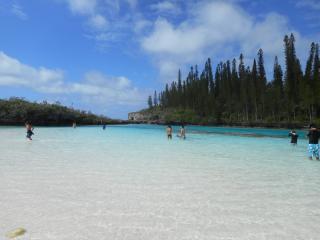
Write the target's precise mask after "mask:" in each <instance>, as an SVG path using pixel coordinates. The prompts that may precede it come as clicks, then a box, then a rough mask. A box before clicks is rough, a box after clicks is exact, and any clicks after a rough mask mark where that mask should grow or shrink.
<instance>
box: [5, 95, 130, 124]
mask: <svg viewBox="0 0 320 240" xmlns="http://www.w3.org/2000/svg"><path fill="white" fill-rule="evenodd" d="M26 121H30V122H31V123H32V124H33V125H41V126H64V125H66V126H67V125H71V124H72V123H73V122H76V123H77V124H80V125H81V124H82V125H95V124H101V123H103V124H120V123H125V121H121V120H114V119H110V118H108V117H105V116H98V115H95V114H92V113H90V112H86V111H81V110H77V109H73V108H69V107H66V106H62V105H60V104H59V103H54V104H50V103H47V102H46V101H44V102H42V103H36V102H29V101H27V100H24V99H21V98H10V99H8V100H4V99H0V125H23V124H24V123H25V122H26Z"/></svg>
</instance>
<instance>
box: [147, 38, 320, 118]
mask: <svg viewBox="0 0 320 240" xmlns="http://www.w3.org/2000/svg"><path fill="white" fill-rule="evenodd" d="M284 54H285V66H284V69H283V68H282V67H281V66H280V64H279V62H278V58H277V56H275V59H274V68H273V78H272V79H270V80H267V77H266V70H265V67H264V57H263V50H262V49H260V50H259V51H258V53H257V57H256V59H254V60H253V63H252V65H251V66H246V65H245V64H244V56H243V54H240V57H239V60H238V61H237V60H236V59H233V60H232V61H226V62H220V63H219V64H218V65H217V67H216V70H215V72H214V73H213V71H212V66H211V60H210V58H209V59H208V60H207V61H206V63H205V67H204V70H203V71H202V72H201V73H199V72H198V67H197V66H195V67H191V69H190V72H189V73H188V75H187V78H186V79H185V80H182V79H181V72H180V70H179V72H178V79H177V81H174V82H172V83H171V85H170V86H169V85H168V84H167V85H166V86H165V90H164V91H162V92H160V93H159V94H157V93H156V92H154V96H153V97H152V96H149V98H148V105H149V109H150V110H152V109H162V110H164V109H175V110H179V111H180V113H181V114H180V118H181V119H175V120H176V121H179V120H180V121H187V122H193V123H195V122H202V123H222V124H224V123H226V124H234V123H244V122H247V123H249V122H251V123H267V122H269V123H270V122H278V123H279V122H286V123H305V124H306V123H309V122H319V119H320V78H319V75H320V63H319V44H316V43H312V44H311V48H310V53H309V57H308V59H307V62H306V67H305V69H304V71H303V70H302V67H301V64H300V61H299V58H298V57H297V55H296V50H295V38H294V35H293V34H291V35H290V36H287V35H286V36H285V37H284ZM184 113H189V114H187V115H185V114H184ZM190 113H191V114H190ZM171 120H174V119H171Z"/></svg>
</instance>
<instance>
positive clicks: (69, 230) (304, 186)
mask: <svg viewBox="0 0 320 240" xmlns="http://www.w3.org/2000/svg"><path fill="white" fill-rule="evenodd" d="M219 131H220V133H221V132H222V133H225V132H231V133H232V134H234V133H239V131H240V133H242V134H243V133H249V134H262V135H263V136H270V137H263V138H261V137H259V138H256V137H244V136H235V135H230V136H229V135H225V134H219ZM188 132H189V134H188ZM190 132H192V133H190ZM208 132H209V133H211V134H206V133H208ZM24 134H25V130H24V129H23V128H13V127H10V128H8V127H2V128H0V239H5V238H4V236H5V234H6V233H7V232H8V231H10V230H12V229H15V228H18V227H23V228H25V229H27V234H26V235H25V236H24V238H21V239H35V240H36V239H39V240H40V239H41V240H43V239H59V240H61V239H79V240H81V239H134V240H137V239H145V240H150V239H159V240H160V239H161V240H164V239H168V240H169V239H170V240H175V239H176V240H181V239H201V240H202V239H210V240H212V239H239V240H240V239H245V240H247V239H255V240H256V239H272V240H274V239H288V240H289V239H290V240H291V239H301V240H302V239H303V240H306V239H318V237H319V234H320V227H319V224H320V208H319V200H320V162H318V161H310V160H307V158H306V146H307V141H306V140H305V138H304V135H305V133H302V132H300V138H301V139H299V144H298V146H296V147H293V146H291V145H290V144H289V139H287V138H281V137H285V136H287V131H285V130H266V129H260V130H256V129H255V130H252V129H236V128H228V129H226V128H203V127H188V128H187V140H185V141H183V140H180V139H178V138H176V137H174V138H173V140H172V141H168V140H167V139H166V136H165V131H164V128H163V127H160V126H148V125H129V126H108V127H107V129H106V130H105V131H103V130H102V128H101V127H78V128H76V129H72V128H36V129H35V134H36V135H34V140H33V141H32V142H31V141H27V140H26V139H25V138H24ZM275 136H277V138H275ZM278 137H279V138H278Z"/></svg>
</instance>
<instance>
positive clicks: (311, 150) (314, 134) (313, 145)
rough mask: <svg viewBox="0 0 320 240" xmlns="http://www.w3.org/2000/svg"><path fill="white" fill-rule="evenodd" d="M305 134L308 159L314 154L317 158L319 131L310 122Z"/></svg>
mask: <svg viewBox="0 0 320 240" xmlns="http://www.w3.org/2000/svg"><path fill="white" fill-rule="evenodd" d="M307 136H308V138H309V146H308V156H309V159H310V160H312V157H313V156H315V157H316V159H317V160H319V138H320V133H319V131H318V129H317V128H316V127H315V126H314V125H312V124H311V125H310V129H309V132H308V134H307Z"/></svg>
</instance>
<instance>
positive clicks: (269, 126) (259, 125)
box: [129, 121, 308, 130]
mask: <svg viewBox="0 0 320 240" xmlns="http://www.w3.org/2000/svg"><path fill="white" fill-rule="evenodd" d="M129 124H150V125H160V126H165V125H173V126H180V125H181V124H183V125H187V126H188V125H189V126H201V127H237V128H257V129H259V128H266V129H301V130H302V129H306V128H308V124H299V123H242V124H237V123H234V124H223V123H216V124H214V123H213V124H210V123H208V124H202V123H188V122H179V121H176V122H174V121H169V122H157V121H129Z"/></svg>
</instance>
